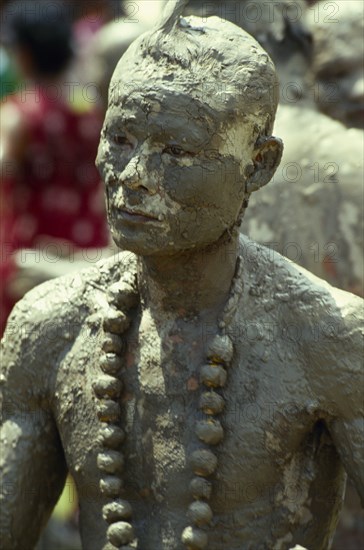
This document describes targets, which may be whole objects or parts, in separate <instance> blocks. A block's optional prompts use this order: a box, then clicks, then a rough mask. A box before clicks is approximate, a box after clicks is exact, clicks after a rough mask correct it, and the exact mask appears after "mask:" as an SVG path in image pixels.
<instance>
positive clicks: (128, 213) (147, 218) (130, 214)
mask: <svg viewBox="0 0 364 550" xmlns="http://www.w3.org/2000/svg"><path fill="white" fill-rule="evenodd" d="M117 215H118V216H120V217H122V218H123V219H124V220H125V221H130V222H160V221H161V220H159V219H158V217H157V216H152V215H151V214H149V213H146V212H142V211H141V210H134V209H131V208H128V207H126V206H122V207H121V208H118V209H117Z"/></svg>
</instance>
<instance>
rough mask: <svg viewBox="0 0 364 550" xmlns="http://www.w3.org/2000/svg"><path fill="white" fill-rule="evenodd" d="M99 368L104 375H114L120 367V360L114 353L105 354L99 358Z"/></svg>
mask: <svg viewBox="0 0 364 550" xmlns="http://www.w3.org/2000/svg"><path fill="white" fill-rule="evenodd" d="M100 367H101V369H102V370H103V371H104V372H105V373H106V374H111V375H115V374H117V373H118V372H119V370H120V369H121V367H122V360H121V358H120V357H119V356H118V355H116V354H115V353H105V354H104V355H102V356H101V359H100Z"/></svg>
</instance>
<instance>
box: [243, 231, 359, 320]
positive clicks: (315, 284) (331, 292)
mask: <svg viewBox="0 0 364 550" xmlns="http://www.w3.org/2000/svg"><path fill="white" fill-rule="evenodd" d="M240 254H241V256H242V258H243V262H244V268H245V269H244V277H245V281H244V282H245V285H246V286H247V290H248V294H250V295H252V296H254V295H255V294H258V296H259V295H260V296H262V297H263V298H264V300H266V301H268V302H269V301H270V302H272V304H278V303H279V304H280V305H284V304H287V307H290V308H291V307H292V306H294V307H295V315H296V316H297V320H298V319H299V318H300V317H301V318H302V319H303V320H304V321H305V322H310V321H313V319H315V322H317V323H319V322H328V321H329V320H330V322H332V321H333V320H335V319H336V320H338V321H340V322H341V323H343V322H346V320H349V319H352V318H353V316H354V317H355V318H358V317H360V316H362V312H363V300H362V299H361V298H359V297H358V296H354V295H353V294H351V293H349V292H345V291H343V290H340V289H338V288H335V287H333V286H331V285H330V284H329V283H327V282H326V281H324V280H323V279H320V278H319V277H316V276H315V275H313V274H312V273H311V272H309V271H307V270H306V269H305V268H303V267H301V266H300V265H298V264H296V263H294V262H292V261H290V260H289V259H287V258H286V257H284V256H282V255H281V254H279V253H278V252H276V251H275V250H274V249H271V248H267V247H265V246H263V245H260V244H258V243H256V242H255V241H252V240H250V239H249V238H248V237H246V236H245V235H241V237H240ZM267 307H268V304H267ZM268 309H269V308H268Z"/></svg>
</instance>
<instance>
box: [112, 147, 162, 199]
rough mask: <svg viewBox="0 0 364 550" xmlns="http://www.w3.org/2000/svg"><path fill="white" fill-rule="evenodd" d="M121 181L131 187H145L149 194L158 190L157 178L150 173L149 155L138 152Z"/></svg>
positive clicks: (126, 168)
mask: <svg viewBox="0 0 364 550" xmlns="http://www.w3.org/2000/svg"><path fill="white" fill-rule="evenodd" d="M119 183H121V184H122V185H125V186H126V187H129V188H130V189H144V190H146V191H147V192H148V193H149V194H151V195H154V194H155V193H156V192H157V185H156V181H155V178H153V177H152V176H151V174H149V173H148V168H147V156H146V155H145V154H143V153H142V152H140V151H139V152H138V153H137V152H136V153H135V154H134V155H133V157H132V158H131V159H130V160H129V162H128V164H127V165H126V167H125V168H124V170H123V171H122V173H121V174H120V177H119Z"/></svg>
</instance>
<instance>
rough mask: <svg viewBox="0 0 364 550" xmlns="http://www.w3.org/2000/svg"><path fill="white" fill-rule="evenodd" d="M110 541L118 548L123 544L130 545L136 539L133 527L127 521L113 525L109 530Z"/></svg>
mask: <svg viewBox="0 0 364 550" xmlns="http://www.w3.org/2000/svg"><path fill="white" fill-rule="evenodd" d="M107 538H108V540H109V541H110V542H111V543H112V544H113V545H114V546H116V547H117V548H119V546H120V545H122V544H128V543H129V542H132V541H133V539H134V532H133V527H132V526H131V525H130V523H128V522H126V521H118V522H117V523H112V524H111V525H110V526H109V527H108V530H107Z"/></svg>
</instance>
